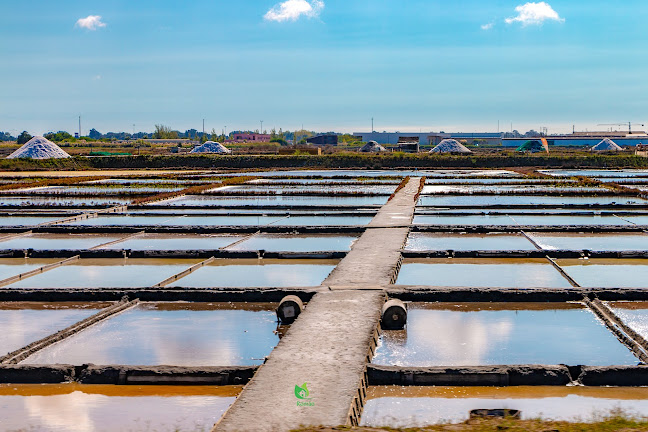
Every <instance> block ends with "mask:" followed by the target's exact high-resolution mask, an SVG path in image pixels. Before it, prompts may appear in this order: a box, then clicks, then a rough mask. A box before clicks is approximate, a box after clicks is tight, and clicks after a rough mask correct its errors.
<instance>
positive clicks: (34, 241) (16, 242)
mask: <svg viewBox="0 0 648 432" xmlns="http://www.w3.org/2000/svg"><path fill="white" fill-rule="evenodd" d="M119 238H120V236H119V235H114V236H109V235H101V234H31V235H28V236H22V237H16V238H13V239H11V240H5V241H0V249H34V250H56V249H77V250H80V249H90V248H91V247H94V246H98V245H100V244H104V243H108V242H112V241H115V240H117V239H119Z"/></svg>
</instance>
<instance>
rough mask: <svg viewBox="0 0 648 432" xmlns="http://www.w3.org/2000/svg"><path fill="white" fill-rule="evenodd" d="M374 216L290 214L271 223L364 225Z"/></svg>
mask: <svg viewBox="0 0 648 432" xmlns="http://www.w3.org/2000/svg"><path fill="white" fill-rule="evenodd" d="M371 219H373V216H290V217H284V218H281V219H279V220H277V221H274V222H272V223H270V224H269V225H272V226H362V225H367V224H368V223H369V222H371Z"/></svg>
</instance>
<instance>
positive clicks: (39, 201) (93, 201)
mask: <svg viewBox="0 0 648 432" xmlns="http://www.w3.org/2000/svg"><path fill="white" fill-rule="evenodd" d="M131 201H132V199H131V198H123V197H71V196H67V197H61V196H49V197H41V196H21V197H16V196H3V197H0V206H9V205H11V206H17V205H19V206H29V205H50V206H105V205H108V204H115V205H117V204H128V203H129V202H131Z"/></svg>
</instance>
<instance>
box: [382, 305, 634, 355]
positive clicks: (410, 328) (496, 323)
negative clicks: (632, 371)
mask: <svg viewBox="0 0 648 432" xmlns="http://www.w3.org/2000/svg"><path fill="white" fill-rule="evenodd" d="M638 361H639V360H638V359H637V358H636V357H635V356H634V355H632V353H631V352H630V351H629V350H628V349H627V348H626V347H625V346H623V345H622V344H621V343H620V342H619V341H618V340H617V339H616V338H615V336H614V335H613V334H612V333H611V332H609V331H608V330H607V328H606V327H605V326H604V325H603V324H602V323H601V322H600V321H598V320H597V318H596V316H594V314H593V313H591V312H590V311H589V310H588V309H586V308H585V307H584V306H583V305H580V304H572V303H557V304H551V303H541V304H529V303H474V304H471V303H464V304H450V303H428V304H425V303H418V304H417V303H411V304H410V305H409V310H408V316H407V327H406V329H405V330H402V331H385V332H383V334H382V335H381V338H380V344H379V347H378V349H377V350H376V356H375V357H374V359H373V363H375V364H380V365H395V366H482V365H516V364H548V365H554V364H567V365H589V366H609V365H636V364H637V363H638Z"/></svg>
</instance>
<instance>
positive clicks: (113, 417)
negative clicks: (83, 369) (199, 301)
mask: <svg viewBox="0 0 648 432" xmlns="http://www.w3.org/2000/svg"><path fill="white" fill-rule="evenodd" d="M240 391H241V387H238V386H210V387H206V386H191V387H181V386H148V387H147V386H131V385H129V386H108V385H80V384H57V385H14V384H10V385H0V429H2V430H6V431H10V430H25V431H47V432H109V431H156V432H209V431H210V430H211V428H212V427H213V425H214V424H215V423H216V422H217V421H218V420H219V419H220V417H221V416H222V415H223V414H224V413H225V410H227V408H228V407H229V406H230V405H231V404H232V403H234V400H235V399H236V397H237V396H238V394H239V393H240Z"/></svg>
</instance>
